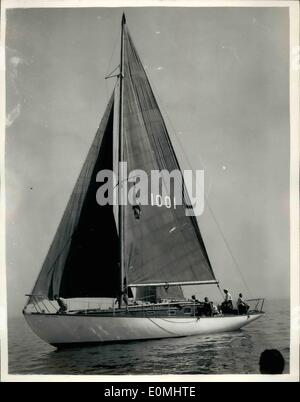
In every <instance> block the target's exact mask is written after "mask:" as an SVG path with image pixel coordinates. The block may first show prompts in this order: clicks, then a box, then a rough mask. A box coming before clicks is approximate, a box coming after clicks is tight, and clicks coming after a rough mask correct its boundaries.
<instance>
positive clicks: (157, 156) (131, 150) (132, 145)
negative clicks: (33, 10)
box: [123, 23, 215, 286]
mask: <svg viewBox="0 0 300 402" xmlns="http://www.w3.org/2000/svg"><path fill="white" fill-rule="evenodd" d="M123 29H124V43H125V45H124V79H123V81H124V92H123V98H124V117H123V120H124V123H123V124H124V126H123V135H124V142H125V145H124V160H125V161H126V162H127V164H128V171H132V170H134V169H142V170H144V171H146V173H147V175H148V177H150V174H151V171H153V170H162V169H165V170H167V171H168V172H172V171H173V170H174V169H178V170H180V167H179V163H178V161H177V158H176V155H175V152H174V149H173V147H172V144H171V141H170V138H169V135H168V132H167V128H166V125H165V123H164V120H163V117H162V114H161V112H160V110H159V107H158V104H157V102H156V100H155V97H154V94H153V91H152V89H151V86H150V83H149V80H148V78H147V76H146V73H145V70H144V68H143V65H142V62H141V60H140V58H139V56H138V53H137V51H136V49H135V46H134V44H133V42H132V39H131V37H130V34H129V31H128V28H127V26H126V24H125V23H124V28H123ZM165 190H166V191H167V189H165ZM169 195H170V198H171V199H172V196H171V194H169ZM149 196H150V197H151V194H149ZM185 198H186V200H185V201H186V203H185V204H189V201H188V200H187V196H186V192H185ZM185 208H186V205H176V208H175V206H174V205H172V208H168V207H167V206H164V205H163V206H157V205H147V206H146V205H145V206H144V205H143V206H141V212H142V214H141V218H140V219H135V216H134V214H133V211H132V207H131V206H130V205H128V206H127V207H125V218H124V219H125V223H124V226H125V236H124V237H125V238H124V243H125V263H124V265H125V274H126V277H127V283H128V284H130V285H135V286H139V285H150V284H151V285H155V284H156V285H158V284H164V283H166V284H172V283H176V282H177V283H181V284H184V283H190V282H202V281H214V280H215V277H214V274H213V271H212V268H211V265H210V262H209V258H208V255H207V252H206V249H205V246H204V243H203V240H202V237H201V234H200V231H199V228H198V224H197V221H196V218H195V217H189V216H186V214H185Z"/></svg>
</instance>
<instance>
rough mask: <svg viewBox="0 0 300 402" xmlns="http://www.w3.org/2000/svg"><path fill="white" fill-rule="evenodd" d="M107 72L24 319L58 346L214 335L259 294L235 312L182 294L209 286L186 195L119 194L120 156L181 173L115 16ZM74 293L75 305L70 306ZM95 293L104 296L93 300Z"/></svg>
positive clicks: (236, 325)
mask: <svg viewBox="0 0 300 402" xmlns="http://www.w3.org/2000/svg"><path fill="white" fill-rule="evenodd" d="M112 77H116V78H115V79H116V85H115V88H114V91H113V93H112V95H111V98H110V100H109V102H108V105H107V107H106V110H105V112H104V115H103V118H102V120H101V123H100V125H99V128H98V130H97V133H96V135H95V138H94V140H93V142H92V144H91V147H90V150H89V152H88V155H87V157H86V160H85V162H84V165H83V167H82V170H81V172H80V174H79V177H78V179H77V182H76V184H75V187H74V189H73V192H72V194H71V196H70V199H69V202H68V204H67V206H66V209H65V211H64V214H63V217H62V219H61V222H60V224H59V226H58V229H57V232H56V234H55V236H54V239H53V242H52V244H51V246H50V249H49V251H48V254H47V256H46V258H45V261H44V263H43V266H42V269H41V271H40V274H39V276H38V278H37V280H36V283H35V285H34V288H33V290H32V292H31V293H30V294H29V295H27V296H28V300H27V303H26V305H25V307H24V310H23V314H24V317H25V319H26V321H27V323H28V324H29V326H30V327H31V329H32V330H33V331H34V333H35V334H37V335H38V336H39V337H40V338H41V339H43V340H44V341H46V342H47V343H49V344H51V345H53V346H55V347H66V346H70V345H71V346H72V345H78V344H80V345H82V344H91V343H92V344H93V343H101V342H120V341H133V340H146V339H160V338H169V337H185V336H191V335H203V334H214V333H221V332H226V331H234V330H238V329H240V328H242V327H243V326H245V325H247V324H249V323H251V322H253V321H254V320H256V319H258V318H259V317H260V316H261V315H262V314H263V311H262V306H263V299H255V300H256V301H257V303H256V306H255V307H254V308H250V309H248V311H247V312H245V313H244V314H238V313H237V312H236V311H235V310H232V311H230V312H224V311H222V309H219V310H217V311H216V312H215V313H212V314H209V315H205V314H203V309H202V307H203V305H202V303H201V302H199V301H197V300H196V298H193V299H192V300H186V299H185V298H184V296H183V292H182V286H188V285H199V286H205V285H207V286H209V285H215V286H219V282H218V281H217V279H216V277H215V274H214V271H213V268H212V265H211V263H210V260H209V256H208V253H207V250H206V247H205V244H204V240H203V237H202V235H201V232H200V229H199V225H198V221H197V219H196V217H195V216H193V215H192V214H189V215H187V214H186V213H185V209H186V206H187V205H188V204H189V201H188V197H187V196H186V197H185V205H176V202H175V201H174V203H173V201H171V205H162V204H159V205H158V204H155V203H150V204H149V205H142V206H139V205H135V206H132V205H126V204H125V203H123V202H121V201H120V200H121V197H122V194H123V187H124V185H125V182H126V178H125V176H124V171H123V168H122V166H123V165H122V164H120V162H126V163H127V167H128V169H129V170H137V169H140V170H141V169H142V170H143V171H145V172H146V173H148V174H150V172H151V171H152V170H159V171H161V170H163V169H164V170H167V171H169V172H170V171H173V170H174V169H178V170H179V171H181V170H180V166H179V162H178V159H177V157H176V154H175V151H174V148H173V145H172V142H171V140H170V137H169V134H168V131H167V127H166V124H165V122H164V119H163V116H162V113H161V111H160V109H159V106H158V103H157V101H156V99H155V97H154V93H153V91H152V88H151V85H150V82H149V79H148V77H147V75H146V72H145V69H144V67H143V64H142V62H141V59H140V57H139V55H138V53H137V50H136V48H135V46H134V43H133V41H132V38H131V35H130V33H129V30H128V26H127V23H126V18H125V15H124V14H123V16H122V21H121V50H120V65H119V66H118V71H117V74H115V75H114V74H113V72H112V73H111V74H110V75H109V76H108V77H106V78H112ZM105 169H110V170H112V171H114V172H116V174H117V185H116V187H117V188H118V191H117V194H118V195H117V202H116V203H114V204H113V205H110V204H106V205H99V204H98V203H97V202H96V196H95V195H96V193H97V189H98V188H99V183H98V182H97V173H98V172H99V171H103V170H105ZM127 184H128V183H127ZM183 186H184V185H183ZM169 198H170V200H172V197H171V194H170V197H169ZM78 298H79V299H80V300H81V301H82V300H84V301H86V304H85V306H80V307H77V308H72V307H71V305H72V301H74V300H75V299H76V300H77V299H78ZM95 298H97V303H98V300H102V299H104V298H105V299H107V298H109V300H112V304H111V305H102V304H101V303H98V304H97V305H96V306H95V305H93V303H92V301H91V300H94V299H95ZM116 300H118V304H117V305H116V303H115V301H116ZM122 300H124V301H125V303H124V302H123V301H122ZM62 301H64V303H66V304H67V306H65V308H62V307H64V305H63V302H62ZM57 302H58V303H57ZM260 302H261V303H260ZM259 303H260V304H259Z"/></svg>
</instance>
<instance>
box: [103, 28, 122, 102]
mask: <svg viewBox="0 0 300 402" xmlns="http://www.w3.org/2000/svg"><path fill="white" fill-rule="evenodd" d="M120 33H121V28H119V29H118V33H117V35H116V38H115V40H114V46H113V50H112V53H111V55H110V58H109V62H108V65H107V69H106V72H105V75H104V77H106V76H107V75H108V72H109V70H110V69H111V64H112V59H113V56H114V54H115V51H116V47H117V44H118V43H119V37H120ZM118 67H119V66H117V67H116V68H115V69H114V70H113V71H115V70H116V69H117V68H118ZM104 81H105V93H106V100H108V99H109V97H110V95H109V93H108V84H107V80H106V79H105V78H104ZM116 81H118V80H116Z"/></svg>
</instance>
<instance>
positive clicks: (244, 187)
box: [5, 7, 290, 316]
mask: <svg viewBox="0 0 300 402" xmlns="http://www.w3.org/2000/svg"><path fill="white" fill-rule="evenodd" d="M123 11H125V13H126V18H127V24H128V27H129V30H130V32H131V36H132V38H133V41H134V43H135V45H136V48H137V50H138V52H139V55H140V57H141V59H142V61H143V63H144V66H145V69H146V71H147V74H148V76H149V79H150V82H151V84H152V87H153V90H154V94H155V96H156V97H157V101H158V103H159V105H160V107H161V110H162V113H163V115H164V117H165V121H166V124H167V127H168V128H169V134H170V138H171V141H172V143H173V145H174V148H175V151H176V153H177V156H178V159H179V161H180V163H181V165H182V167H183V168H189V167H190V166H192V167H193V168H194V169H202V168H204V172H205V173H204V175H205V193H206V198H207V201H206V205H205V207H204V213H203V215H202V216H201V217H199V219H198V222H199V226H200V229H201V232H202V235H203V238H204V241H205V244H206V248H207V251H208V254H209V257H210V260H211V263H212V266H213V269H214V272H215V274H216V277H217V278H218V279H219V280H220V283H221V286H223V287H226V288H229V289H230V290H231V293H232V295H233V296H234V297H236V295H237V293H238V292H240V291H242V292H243V293H244V295H245V296H246V298H247V297H266V298H269V299H273V298H288V297H289V281H290V278H289V270H290V268H289V245H290V241H289V158H290V155H289V147H290V142H289V64H288V61H289V39H288V35H289V21H288V9H285V8H261V7H260V8H230V7H227V8H203V7H200V8H166V7H163V8H128V9H118V8H114V9H109V8H90V9H80V8H78V9H15V10H9V11H8V12H7V19H6V151H5V169H6V243H7V244H6V268H7V290H8V312H9V315H10V316H13V315H20V314H21V310H22V308H23V305H24V303H25V301H26V298H25V297H24V295H25V294H26V293H30V292H31V290H32V287H33V285H34V282H35V280H36V277H37V275H38V273H39V271H40V269H41V266H42V263H43V260H44V258H45V256H46V253H47V251H48V248H49V246H50V243H51V241H52V239H53V236H54V233H55V231H56V229H57V226H58V223H59V221H60V219H61V217H62V214H63V211H64V208H65V206H66V204H67V201H68V198H69V196H70V193H71V191H72V188H73V186H74V184H75V181H76V178H77V176H78V174H79V171H80V169H81V167H82V164H83V161H84V159H85V156H86V154H87V152H88V149H89V146H90V144H91V142H92V140H93V137H94V135H95V132H96V130H97V127H98V125H99V122H100V120H101V117H102V114H103V112H104V110H105V107H106V104H107V102H108V99H109V96H110V93H111V91H112V88H113V85H114V80H113V79H111V80H105V76H106V75H107V74H108V73H109V72H111V71H112V70H113V69H114V68H115V67H116V66H117V65H118V58H119V41H120V21H121V15H122V12H123ZM216 222H217V223H216ZM224 239H225V240H224ZM226 244H228V245H229V249H228V247H227V246H226ZM229 250H230V251H229ZM232 256H233V258H232ZM237 265H238V267H237ZM245 284H246V285H245ZM184 291H185V294H186V295H187V296H189V295H191V294H197V295H198V296H199V297H201V298H202V297H204V296H205V295H209V296H211V297H217V295H218V293H217V292H216V290H215V288H214V289H212V288H211V287H210V289H205V290H204V289H203V288H202V287H198V288H195V287H189V288H185V290H184ZM218 297H220V295H219V296H218Z"/></svg>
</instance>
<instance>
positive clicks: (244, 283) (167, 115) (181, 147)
mask: <svg viewBox="0 0 300 402" xmlns="http://www.w3.org/2000/svg"><path fill="white" fill-rule="evenodd" d="M149 75H150V74H149V73H148V79H149V82H150V83H151V86H152V87H153V88H154V89H155V92H156V96H157V98H158V99H159V103H160V107H161V109H163V111H164V114H165V116H166V117H167V120H168V122H169V124H170V127H171V129H172V131H173V133H174V136H175V138H176V140H177V144H178V145H179V147H180V149H181V150H182V152H183V155H184V157H185V159H186V162H187V164H188V166H189V167H190V169H191V171H192V172H193V175H194V169H193V168H192V165H191V163H190V161H189V158H188V156H187V154H186V152H185V150H184V148H183V146H182V144H181V141H180V139H179V137H178V135H177V133H176V130H175V128H174V126H173V124H172V121H171V118H170V116H169V114H168V112H167V111H166V109H165V108H164V106H163V102H162V101H161V99H160V97H159V95H158V91H157V88H156V87H155V85H154V84H153V81H152V80H150V77H149ZM199 159H200V163H201V165H202V168H203V169H204V165H203V163H202V161H201V158H199ZM204 198H205V201H206V204H207V206H208V209H209V212H210V214H211V216H212V218H213V220H214V222H215V224H216V226H217V228H218V230H219V232H220V234H221V237H222V239H223V241H224V244H225V246H226V248H227V251H228V253H229V254H230V256H231V258H232V261H233V263H234V265H235V268H236V269H237V271H238V273H239V275H240V277H241V281H242V283H243V285H244V287H245V289H246V291H247V292H248V293H249V294H250V296H251V297H253V295H252V292H251V290H250V288H249V287H248V285H247V283H246V280H245V278H244V276H243V274H242V271H241V269H240V267H239V264H238V262H237V260H236V258H235V257H234V254H233V252H232V251H231V248H230V246H229V243H228V241H227V239H226V237H225V235H224V232H223V230H222V228H221V226H220V224H219V222H218V220H217V218H216V216H215V214H214V212H213V210H212V208H211V206H210V205H209V202H208V198H207V196H206V195H205V194H204ZM218 288H219V290H220V292H221V294H222V296H223V293H222V291H221V289H220V287H219V286H218Z"/></svg>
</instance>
